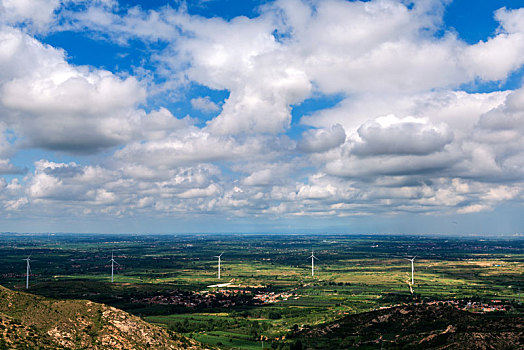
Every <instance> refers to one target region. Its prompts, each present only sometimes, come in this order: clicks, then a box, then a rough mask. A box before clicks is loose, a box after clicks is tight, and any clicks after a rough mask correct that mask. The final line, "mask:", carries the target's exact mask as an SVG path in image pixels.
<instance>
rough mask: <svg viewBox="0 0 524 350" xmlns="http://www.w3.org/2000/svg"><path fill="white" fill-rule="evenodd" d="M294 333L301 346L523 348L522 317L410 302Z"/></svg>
mask: <svg viewBox="0 0 524 350" xmlns="http://www.w3.org/2000/svg"><path fill="white" fill-rule="evenodd" d="M294 338H295V339H297V340H298V342H300V343H301V344H302V346H303V347H304V348H306V349H308V348H309V349H321V348H324V349H331V348H337V349H349V348H351V349H353V348H366V349H373V348H377V349H478V350H481V349H497V350H498V349H523V348H524V317H516V316H515V317H500V316H499V317H495V316H494V315H480V314H472V313H469V312H466V311H461V310H458V309H456V308H454V307H452V306H448V305H441V306H438V305H416V306H411V305H410V306H400V307H395V308H390V309H384V310H378V311H372V312H366V313H362V314H356V315H350V316H347V317H344V318H343V319H340V320H338V321H337V322H334V323H331V324H328V325H324V326H320V327H315V328H306V329H304V330H302V331H300V332H298V334H296V335H295V336H294Z"/></svg>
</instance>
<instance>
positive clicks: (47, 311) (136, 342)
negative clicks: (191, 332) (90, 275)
mask: <svg viewBox="0 0 524 350" xmlns="http://www.w3.org/2000/svg"><path fill="white" fill-rule="evenodd" d="M2 348H3V349H33V348H37V349H38V348H40V349H166V350H167V349H202V348H203V347H202V346H200V345H199V344H197V343H196V342H194V341H192V340H189V339H187V338H185V337H183V336H181V335H178V334H174V333H172V332H168V331H167V330H165V329H163V328H160V327H157V326H154V325H151V324H149V323H147V322H144V321H142V320H141V319H140V318H138V317H136V316H133V315H130V314H128V313H126V312H124V311H122V310H119V309H116V308H113V307H110V306H106V305H103V304H97V303H93V302H90V301H86V300H54V299H48V298H44V297H40V296H36V295H32V294H27V293H22V292H14V291H11V290H9V289H6V288H4V287H1V286H0V349H2Z"/></svg>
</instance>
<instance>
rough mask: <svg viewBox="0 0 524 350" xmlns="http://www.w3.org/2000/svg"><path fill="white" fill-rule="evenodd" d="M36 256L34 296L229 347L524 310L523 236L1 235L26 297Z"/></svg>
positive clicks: (0, 259)
mask: <svg viewBox="0 0 524 350" xmlns="http://www.w3.org/2000/svg"><path fill="white" fill-rule="evenodd" d="M312 250H313V251H314V254H315V256H316V257H318V260H315V275H314V276H311V260H310V259H308V257H309V256H310V255H311V251H312ZM222 252H224V254H223V256H222V266H221V267H222V269H221V274H222V278H221V279H220V280H218V279H217V267H218V266H217V259H216V258H215V257H214V256H216V255H218V254H220V253H222ZM112 253H113V254H114V258H115V261H116V262H117V263H118V265H115V271H114V281H115V282H114V283H111V264H110V262H109V260H110V259H111V254H112ZM28 256H30V257H31V259H32V261H31V271H32V273H31V275H30V280H29V290H28V291H29V292H30V293H34V294H39V295H43V296H46V297H52V298H60V299H88V300H91V301H95V302H101V303H105V304H108V305H111V306H115V307H117V308H120V309H123V310H125V311H128V312H130V313H132V314H134V315H137V316H139V317H142V318H143V319H144V320H145V321H147V322H150V323H155V324H158V325H161V326H163V327H165V328H167V329H169V330H172V331H176V332H180V333H183V334H184V335H186V336H188V337H190V338H193V339H195V340H197V341H200V342H203V343H205V344H208V345H210V346H216V347H219V348H224V349H230V348H237V349H261V348H289V347H292V346H294V343H293V341H292V340H289V337H290V336H291V335H292V334H294V333H295V332H296V331H298V330H299V329H301V328H303V327H304V326H306V325H307V326H315V325H322V324H327V323H329V322H332V321H335V320H337V319H340V318H342V317H344V316H347V315H351V314H355V313H360V312H365V311H370V310H376V309H380V308H383V307H389V306H393V305H399V304H405V303H414V302H415V303H420V302H422V301H424V302H431V301H446V302H451V303H455V304H456V305H457V306H456V307H457V308H464V309H465V308H469V307H470V308H471V311H476V310H480V309H481V308H484V309H485V308H488V307H491V308H492V309H493V310H494V311H495V312H496V313H504V314H508V315H518V314H521V313H522V311H523V308H522V300H521V291H522V290H524V278H522V276H523V275H524V241H523V240H522V239H506V240H502V239H498V240H495V239H493V240H487V239H456V238H429V237H416V236H409V237H408V236H336V235H332V236H326V235H318V236H306V235H304V236H302V235H286V236H281V235H158V236H154V235H151V236H145V235H144V236H131V235H130V236H126V235H74V236H73V235H68V234H60V235H59V234H56V235H53V234H49V235H47V234H46V235H20V234H16V235H15V234H2V235H0V264H1V265H0V266H2V269H1V274H2V285H4V286H5V287H8V288H11V289H15V290H25V279H26V275H25V263H26V262H25V261H23V259H25V258H27V257H28ZM413 256H416V259H415V276H414V277H415V281H414V282H415V283H414V285H412V286H411V287H412V288H413V292H414V293H413V294H412V293H411V292H410V281H411V265H410V264H411V263H410V262H409V261H407V260H406V258H408V257H413ZM213 285H215V287H210V286H213ZM468 303H469V306H468ZM471 305H475V308H474V307H472V306H471Z"/></svg>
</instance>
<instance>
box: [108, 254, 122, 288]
mask: <svg viewBox="0 0 524 350" xmlns="http://www.w3.org/2000/svg"><path fill="white" fill-rule="evenodd" d="M109 261H110V262H111V283H113V272H114V270H115V264H117V265H120V264H119V263H117V262H116V261H115V259H114V257H113V252H112V251H111V260H109Z"/></svg>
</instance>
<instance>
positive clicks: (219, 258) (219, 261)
mask: <svg viewBox="0 0 524 350" xmlns="http://www.w3.org/2000/svg"><path fill="white" fill-rule="evenodd" d="M222 254H224V252H222V253H220V255H215V256H214V258H218V279H220V263H221V262H222V260H221V259H222Z"/></svg>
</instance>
